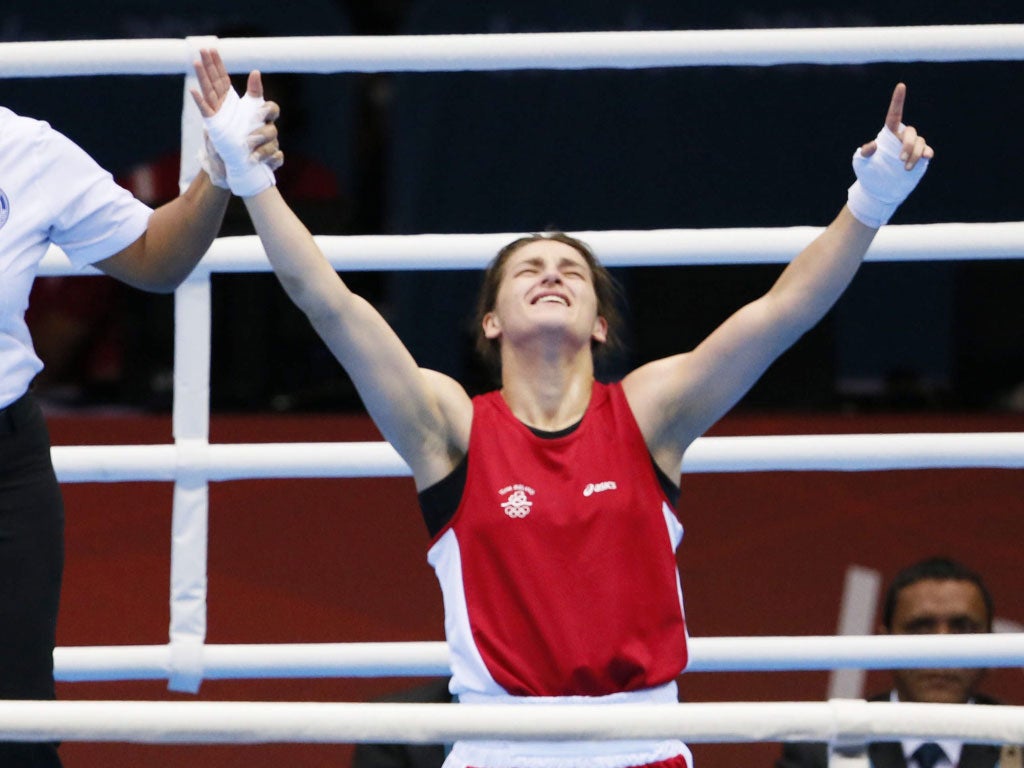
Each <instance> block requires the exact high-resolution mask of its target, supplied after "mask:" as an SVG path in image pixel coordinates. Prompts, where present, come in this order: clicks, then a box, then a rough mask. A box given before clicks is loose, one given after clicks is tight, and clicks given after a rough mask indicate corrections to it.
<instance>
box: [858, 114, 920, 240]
mask: <svg viewBox="0 0 1024 768" xmlns="http://www.w3.org/2000/svg"><path fill="white" fill-rule="evenodd" d="M903 127H904V126H903V125H900V129H901V130H902V129H903ZM875 141H876V142H877V143H878V149H876V150H875V153H874V154H873V155H871V157H864V155H862V154H861V151H860V147H857V151H856V152H854V153H853V172H854V173H855V174H856V175H857V181H855V182H853V186H851V187H850V189H849V194H848V195H847V205H848V206H849V208H850V213H852V214H853V215H854V216H855V217H856V219H857V221H859V222H860V223H861V224H865V225H867V226H869V227H874V228H875V229H877V228H878V227H881V226H882V225H883V224H885V223H886V222H887V221H889V219H890V217H891V216H892V215H893V213H895V212H896V209H897V208H899V206H900V203H902V202H903V201H904V200H906V199H907V195H909V194H910V193H911V192H913V191H914V187H916V186H917V182H919V181H920V180H921V177H922V176H924V172H925V171H926V170H928V160H927V158H923V157H922V158H921V159H920V160H918V161H917V164H916V165H915V166H914V168H913V170H910V171H908V170H907V169H906V161H905V160H900V153H902V152H903V142H902V141H900V139H899V137H897V136H896V134H895V133H893V132H892V131H890V130H889V129H888V128H885V127H883V128H882V130H881V131H879V132H878V136H876V137H875Z"/></svg>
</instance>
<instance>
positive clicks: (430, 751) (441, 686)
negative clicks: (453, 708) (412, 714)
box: [352, 677, 452, 768]
mask: <svg viewBox="0 0 1024 768" xmlns="http://www.w3.org/2000/svg"><path fill="white" fill-rule="evenodd" d="M385 700H386V701H391V702H404V703H407V704H435V703H437V704H450V703H451V700H452V696H451V694H450V693H448V678H447V677H445V678H442V679H439V680H432V681H431V682H429V683H427V684H426V685H421V686H419V687H417V688H410V689H409V690H406V691H401V692H399V693H397V694H395V695H393V696H388V697H387V698H386V699H380V701H385ZM444 758H445V746H444V744H357V745H356V749H355V754H354V756H353V758H352V768H441V763H443V762H444Z"/></svg>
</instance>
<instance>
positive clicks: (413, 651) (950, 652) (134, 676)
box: [53, 633, 1024, 682]
mask: <svg viewBox="0 0 1024 768" xmlns="http://www.w3.org/2000/svg"><path fill="white" fill-rule="evenodd" d="M689 652H690V663H689V666H688V667H687V671H688V672H739V671H743V672H757V671H760V672H764V671H782V670H786V671H797V670H800V671H815V670H831V669H837V668H844V669H910V668H915V667H992V668H995V667H1020V666H1024V633H1005V634H978V635H930V636H925V637H922V636H918V635H914V636H909V635H902V636H901V635H877V636H870V637H862V636H839V637H819V636H806V637H703V638H701V637H695V638H691V639H690V641H689ZM53 658H54V668H55V674H56V677H57V679H58V680H60V681H62V682H86V681H89V682H97V681H106V680H166V679H167V678H168V676H169V671H168V670H169V665H170V661H171V658H170V646H166V645H144V646H94V647H77V648H74V647H72V648H58V649H56V651H54V657H53ZM449 663H450V662H449V653H448V646H447V645H446V644H445V643H443V642H438V641H433V642H416V643H280V644H271V645H265V644H264V645H255V644H253V645H243V644H239V645H204V646H203V648H202V674H203V677H204V678H205V679H209V680H234V679H239V678H246V679H262V678H323V677H418V676H445V675H448V674H450V666H449Z"/></svg>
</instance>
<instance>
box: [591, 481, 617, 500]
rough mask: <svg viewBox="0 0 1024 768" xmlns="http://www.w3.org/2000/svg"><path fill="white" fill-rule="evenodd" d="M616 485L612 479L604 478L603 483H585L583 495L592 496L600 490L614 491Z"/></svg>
mask: <svg viewBox="0 0 1024 768" xmlns="http://www.w3.org/2000/svg"><path fill="white" fill-rule="evenodd" d="M617 487H618V486H616V485H615V481H614V480H605V481H604V482H603V483H587V487H586V488H584V489H583V495H584V496H593V495H594V494H595V493H601V491H614V490H615V489H616V488H617Z"/></svg>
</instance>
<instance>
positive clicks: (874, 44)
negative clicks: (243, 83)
mask: <svg viewBox="0 0 1024 768" xmlns="http://www.w3.org/2000/svg"><path fill="white" fill-rule="evenodd" d="M218 47H219V49H220V51H221V53H222V54H223V55H224V59H225V63H226V64H227V66H228V68H229V70H230V71H231V72H248V71H249V70H250V69H261V70H263V71H266V72H309V73H320V74H327V73H336V72H464V71H496V70H514V69H594V68H602V69H639V68H649V67H685V66H772V65H777V64H826V65H828V64H831V65H835V64H867V63H874V62H899V61H935V62H940V61H947V62H948V61H1009V60H1019V59H1021V58H1024V25H1021V24H978V25H970V26H948V25H947V26H916V27H846V28H812V29H743V30H682V31H665V32H652V31H647V32H576V33H557V32H549V33H543V32H542V33H519V34H491V35H482V34H481V35H417V36H406V35H394V36H387V37H375V36H368V37H353V36H336V37H330V36H326V37H276V38H275V37H267V38H233V39H223V40H220V41H219V43H218ZM0 50H2V51H3V55H2V56H0V77H52V76H55V75H65V76H67V75H72V76H74V75H126V74H132V75H139V74H144V75H168V74H182V73H186V74H187V73H189V72H190V71H191V68H190V63H191V49H190V46H189V44H188V42H187V41H183V40H169V39H157V40H71V41H54V42H37V43H5V44H3V45H2V48H0Z"/></svg>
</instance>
